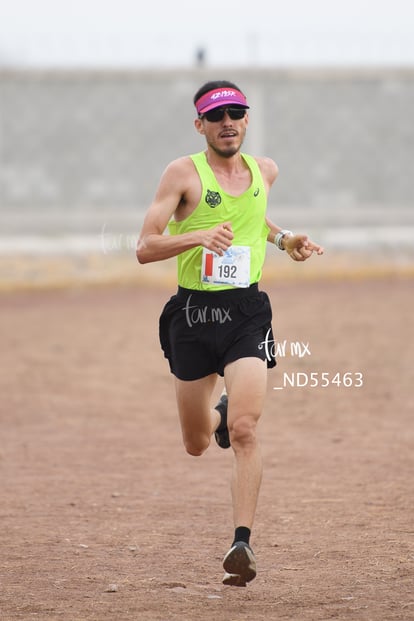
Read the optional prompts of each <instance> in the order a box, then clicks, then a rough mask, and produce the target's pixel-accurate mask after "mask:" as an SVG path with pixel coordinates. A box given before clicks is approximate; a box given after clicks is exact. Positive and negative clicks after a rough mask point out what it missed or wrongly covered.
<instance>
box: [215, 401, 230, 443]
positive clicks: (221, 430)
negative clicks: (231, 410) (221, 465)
mask: <svg viewBox="0 0 414 621" xmlns="http://www.w3.org/2000/svg"><path fill="white" fill-rule="evenodd" d="M227 405H228V398H227V395H226V394H222V395H221V397H220V401H219V402H218V403H217V405H216V407H215V408H214V409H215V410H217V412H219V414H220V416H221V423H220V425H219V426H218V427H217V429H216V431H215V432H214V436H215V438H216V442H217V444H218V445H219V446H220V447H221V448H223V449H226V448H229V447H230V436H229V430H228V427H227Z"/></svg>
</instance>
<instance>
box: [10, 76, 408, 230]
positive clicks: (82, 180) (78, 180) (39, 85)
mask: <svg viewBox="0 0 414 621" xmlns="http://www.w3.org/2000/svg"><path fill="white" fill-rule="evenodd" d="M214 78H220V79H221V78H226V79H230V80H232V81H235V82H236V83H238V84H239V85H240V87H241V88H242V90H244V92H245V93H246V95H247V97H248V100H249V102H250V105H251V113H250V126H249V130H248V137H247V139H246V143H245V150H246V151H249V152H252V153H254V154H258V155H259V154H260V155H268V156H271V157H272V158H274V159H275V160H276V161H277V163H278V164H279V167H280V177H279V180H278V182H277V184H276V185H275V187H274V190H273V191H272V195H271V201H270V206H271V208H273V209H274V208H275V207H276V206H280V207H281V208H282V207H283V208H289V209H291V210H293V209H301V210H303V209H305V210H308V209H309V208H310V207H311V208H312V210H313V213H321V214H331V217H332V214H336V215H337V216H338V217H342V218H344V217H346V213H347V211H348V213H351V212H358V213H359V214H361V213H363V212H364V213H368V212H369V210H372V209H373V208H375V209H377V210H379V212H380V211H381V210H382V211H384V212H387V213H388V212H390V211H391V210H393V209H397V210H398V209H403V210H406V209H407V208H409V207H412V206H413V203H414V201H413V198H414V190H413V182H412V179H411V166H412V164H413V162H414V123H413V119H412V114H413V112H412V111H413V110H414V70H413V71H409V70H352V71H351V70H335V71H334V70H325V71H323V70H307V71H305V70H303V71H301V70H296V71H294V70H291V71H282V70H277V71H276V70H275V71H271V70H236V71H234V70H229V71H222V70H221V71H219V72H216V73H214V74H212V72H211V70H190V71H181V72H175V71H172V72H163V71H160V72H145V71H137V72H133V71H130V72H127V71H125V72H122V71H120V72H104V71H96V72H77V71H66V72H54V71H49V72H25V71H21V72H19V71H2V72H0V209H1V210H2V215H3V217H4V216H6V215H7V216H8V217H7V218H6V217H4V219H3V227H7V223H9V224H10V222H15V223H16V218H19V217H20V215H21V216H22V217H23V215H24V214H26V215H27V214H28V213H30V214H32V215H33V214H39V218H41V217H43V219H44V220H45V221H46V220H50V219H51V218H52V219H53V215H55V216H56V214H60V215H59V217H62V215H63V214H66V215H68V214H69V215H70V214H72V216H73V215H74V214H75V215H76V214H78V215H79V214H82V218H81V221H80V224H81V225H82V226H84V225H85V218H87V216H88V214H89V215H90V214H100V213H101V214H102V213H105V214H107V215H108V214H112V215H113V214H116V213H119V214H120V213H127V212H130V213H134V212H135V213H142V212H143V210H144V209H145V208H146V207H147V205H148V204H149V203H150V201H151V198H152V196H153V193H154V191H155V188H156V185H157V182H158V179H159V176H160V174H161V172H162V170H163V168H164V167H165V165H166V164H167V163H168V162H169V161H170V160H171V159H174V158H176V157H179V156H181V155H184V154H187V153H191V152H194V151H198V150H201V149H203V148H204V141H203V138H202V137H200V136H199V135H198V134H197V133H196V132H195V130H194V128H193V119H194V109H193V105H192V97H193V94H194V92H195V91H196V90H197V88H198V87H199V86H200V85H201V84H202V83H203V82H205V81H206V80H209V79H214ZM410 211H411V210H410ZM45 214H46V215H45ZM322 217H323V216H322ZM13 219H14V220H13Z"/></svg>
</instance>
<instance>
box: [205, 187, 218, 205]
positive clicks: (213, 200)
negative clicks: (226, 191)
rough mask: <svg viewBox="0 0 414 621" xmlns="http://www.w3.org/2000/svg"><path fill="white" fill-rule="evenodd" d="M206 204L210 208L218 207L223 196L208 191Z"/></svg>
mask: <svg viewBox="0 0 414 621" xmlns="http://www.w3.org/2000/svg"><path fill="white" fill-rule="evenodd" d="M205 200H206V203H207V205H209V206H210V207H213V208H214V207H217V205H220V203H221V196H220V194H219V193H218V192H212V190H207V194H206V199H205Z"/></svg>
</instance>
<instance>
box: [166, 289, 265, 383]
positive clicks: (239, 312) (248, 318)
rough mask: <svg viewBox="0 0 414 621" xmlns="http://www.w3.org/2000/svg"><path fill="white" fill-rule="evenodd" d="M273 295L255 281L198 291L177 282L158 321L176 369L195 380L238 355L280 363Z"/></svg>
mask: <svg viewBox="0 0 414 621" xmlns="http://www.w3.org/2000/svg"><path fill="white" fill-rule="evenodd" d="M271 321H272V308H271V305H270V301H269V297H268V295H267V294H266V293H265V292H264V291H259V289H258V285H257V284H254V285H251V286H250V287H248V288H246V289H229V290H227V289H226V290H223V291H214V292H212V291H195V290H192V289H184V288H183V287H178V291H177V293H176V295H173V296H172V298H171V299H170V300H169V301H168V302H167V304H166V305H165V306H164V309H163V311H162V314H161V317H160V322H159V336H160V343H161V348H162V350H163V351H164V356H165V357H166V358H167V359H168V362H169V365H170V370H171V373H173V374H174V375H175V376H176V377H178V378H179V379H182V380H195V379H200V378H202V377H206V376H207V375H210V374H211V373H218V374H219V375H223V374H224V368H225V366H226V365H227V364H229V363H230V362H234V361H235V360H238V359H239V358H247V357H255V358H260V359H261V360H266V361H267V366H268V368H272V367H274V366H275V365H276V360H275V358H274V340H273V333H272V326H271Z"/></svg>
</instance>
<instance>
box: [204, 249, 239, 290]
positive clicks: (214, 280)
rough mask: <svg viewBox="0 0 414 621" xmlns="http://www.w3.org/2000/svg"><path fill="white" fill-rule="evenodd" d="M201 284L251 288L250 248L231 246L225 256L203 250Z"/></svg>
mask: <svg viewBox="0 0 414 621" xmlns="http://www.w3.org/2000/svg"><path fill="white" fill-rule="evenodd" d="M201 282H208V283H211V284H213V285H232V286H233V287H249V286H250V247H249V246H230V248H229V249H228V250H226V252H225V253H224V254H223V255H219V254H216V253H215V252H212V251H211V250H207V249H206V248H203V259H202V266H201Z"/></svg>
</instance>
